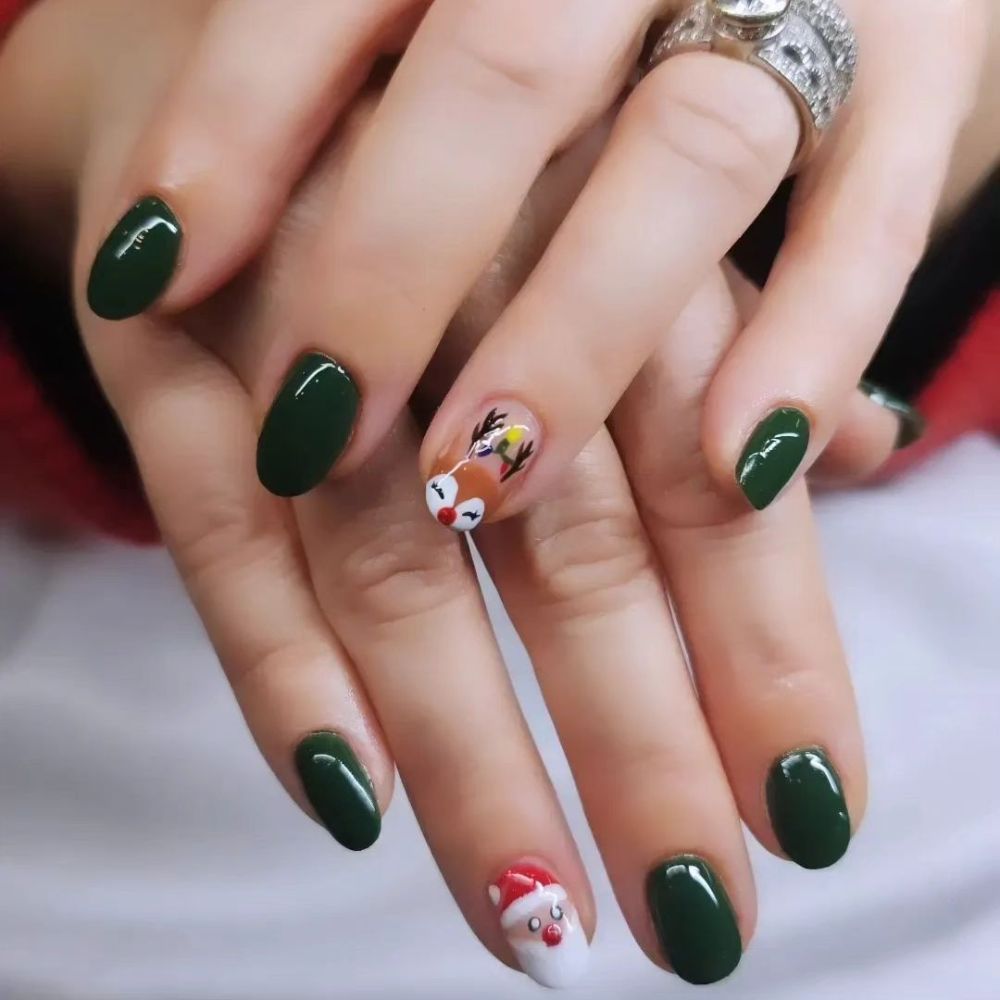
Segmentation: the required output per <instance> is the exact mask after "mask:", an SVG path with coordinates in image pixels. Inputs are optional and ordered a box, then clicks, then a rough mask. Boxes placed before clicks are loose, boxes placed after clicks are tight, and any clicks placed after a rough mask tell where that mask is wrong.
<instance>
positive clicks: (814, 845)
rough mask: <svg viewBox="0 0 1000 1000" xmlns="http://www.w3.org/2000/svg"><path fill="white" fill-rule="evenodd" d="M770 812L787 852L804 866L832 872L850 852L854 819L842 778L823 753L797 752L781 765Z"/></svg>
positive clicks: (775, 770) (770, 787) (770, 789)
mask: <svg viewBox="0 0 1000 1000" xmlns="http://www.w3.org/2000/svg"><path fill="white" fill-rule="evenodd" d="M767 810H768V813H769V814H770V816H771V826H772V827H773V828H774V833H775V836H777V838H778V843H779V844H781V848H782V850H783V851H784V852H785V854H787V855H788V857H789V858H791V860H792V861H794V862H795V863H796V864H798V865H801V866H802V867H803V868H829V867H830V865H832V864H834V863H835V862H837V861H839V860H840V859H841V858H842V857H843V856H844V853H845V852H846V851H847V847H848V845H849V844H850V842H851V818H850V816H849V815H848V813H847V804H846V802H845V801H844V790H843V787H842V785H841V783H840V776H839V775H838V774H837V770H836V768H835V767H834V766H833V764H831V763H830V758H829V757H827V755H826V754H825V753H824V752H823V751H822V750H820V749H818V748H812V749H806V750H793V751H792V752H791V753H788V754H785V756H784V757H782V758H781V759H780V760H777V761H775V763H774V765H773V766H772V768H771V773H770V774H769V775H768V778H767Z"/></svg>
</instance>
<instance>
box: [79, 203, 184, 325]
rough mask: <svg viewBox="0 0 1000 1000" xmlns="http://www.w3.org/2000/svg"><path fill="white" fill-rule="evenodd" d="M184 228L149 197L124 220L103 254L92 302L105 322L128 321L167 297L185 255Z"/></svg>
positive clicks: (95, 269) (94, 270) (93, 277)
mask: <svg viewBox="0 0 1000 1000" xmlns="http://www.w3.org/2000/svg"><path fill="white" fill-rule="evenodd" d="M182 239H183V233H182V232H181V226H180V223H179V222H178V221H177V216H176V215H174V213H173V212H172V211H171V210H170V206H169V205H167V204H166V202H164V201H161V200H160V199H159V198H151V197H150V198H143V199H142V200H141V201H138V202H136V203H135V204H134V205H133V206H132V207H131V208H130V209H129V210H128V211H127V212H126V213H125V214H124V215H123V216H122V217H121V219H120V220H119V222H118V225H116V226H115V228H114V229H112V230H111V232H110V233H109V234H108V236H107V239H105V241H104V243H103V244H102V246H101V249H100V250H98V251H97V256H96V257H95V258H94V264H93V266H92V267H91V269H90V280H89V282H88V283H87V302H88V304H89V305H90V308H91V310H92V311H93V312H94V313H95V314H96V315H98V316H100V317H101V318H102V319H127V318H128V317H129V316H137V315H138V314H139V313H141V312H144V311H145V310H146V309H148V308H149V307H150V306H151V305H152V304H153V303H154V302H155V301H156V300H157V299H158V298H159V297H160V295H162V294H163V291H164V289H165V288H166V287H167V285H168V284H169V283H170V279H171V278H172V277H173V274H174V270H175V269H176V267H177V258H178V256H179V255H180V249H181V240H182Z"/></svg>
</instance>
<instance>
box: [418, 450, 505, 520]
mask: <svg viewBox="0 0 1000 1000" xmlns="http://www.w3.org/2000/svg"><path fill="white" fill-rule="evenodd" d="M475 471H476V466H475V465H470V464H469V463H468V462H462V463H461V464H460V465H459V466H458V467H457V468H455V469H453V470H452V471H451V472H446V473H444V474H443V475H440V476H434V477H433V478H432V479H431V480H429V481H428V483H427V488H426V491H425V497H426V500H427V509H428V510H429V511H430V512H431V513H432V514H433V515H434V516H435V517H436V518H437V519H438V521H440V523H441V524H443V525H444V526H445V527H446V528H451V529H452V531H471V530H472V529H473V528H475V527H476V526H477V525H478V524H479V522H480V521H482V519H483V515H484V514H485V513H486V500H485V499H484V498H483V497H481V496H479V495H478V494H479V493H487V492H490V491H491V490H492V485H493V484H492V483H489V482H484V481H482V480H481V477H479V476H475V475H470V473H472V472H475ZM477 480H479V481H478V482H477Z"/></svg>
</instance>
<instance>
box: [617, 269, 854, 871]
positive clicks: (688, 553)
mask: <svg viewBox="0 0 1000 1000" xmlns="http://www.w3.org/2000/svg"><path fill="white" fill-rule="evenodd" d="M727 294H728V292H727V289H726V286H725V284H724V282H723V281H722V279H721V278H719V279H717V280H716V281H714V282H713V283H712V284H709V285H706V286H705V288H704V289H703V290H702V291H701V292H699V294H698V296H696V298H695V299H694V300H693V301H692V303H691V305H690V307H689V308H688V309H687V310H686V311H685V312H684V314H683V315H682V316H681V318H680V320H679V321H678V323H677V324H676V325H675V327H674V328H673V329H672V330H671V331H670V333H669V335H668V336H667V337H666V338H665V340H664V342H663V345H662V346H661V348H660V350H658V352H657V353H656V354H655V355H654V357H653V359H652V360H651V362H650V363H649V364H648V365H647V367H646V369H644V372H643V375H642V377H641V378H640V379H637V380H636V383H635V384H634V386H633V387H632V388H631V389H630V390H629V392H628V394H626V396H625V398H624V399H623V400H622V403H621V405H620V406H619V407H618V408H617V409H616V411H615V416H614V431H615V436H616V439H617V440H618V442H619V447H620V449H621V451H622V454H623V457H624V459H625V462H626V466H627V468H628V472H629V478H630V481H631V483H632V486H633V489H634V490H635V492H636V496H637V500H638V502H639V507H640V511H641V512H642V516H643V521H644V523H645V524H646V525H647V527H648V528H649V531H650V536H651V538H652V539H653V542H654V545H655V546H656V549H657V551H658V553H659V555H660V558H661V560H662V562H663V565H664V566H665V568H666V572H667V578H668V583H669V587H670V594H671V596H672V598H673V600H674V604H675V607H676V610H677V613H678V617H679V621H680V625H681V629H682V632H683V635H684V638H685V641H686V644H687V648H688V651H689V655H690V658H691V662H692V665H693V667H694V671H695V676H696V679H697V683H698V689H699V692H700V694H701V698H702V704H703V705H704V708H705V710H706V713H707V716H708V719H709V723H710V725H711V728H712V732H713V734H714V737H715V742H716V745H717V746H718V748H719V751H720V753H721V755H722V758H723V761H724V763H725V767H726V772H727V774H728V776H729V780H730V785H731V787H732V789H733V792H734V794H735V795H736V798H737V801H738V803H739V806H740V812H741V813H742V815H743V818H744V819H745V821H746V822H747V824H748V826H749V827H750V828H751V830H752V831H753V832H754V834H755V835H756V836H757V838H758V839H759V840H760V841H761V843H763V844H764V846H765V847H767V848H768V849H769V850H771V851H774V852H775V853H779V854H784V855H787V856H788V857H790V858H792V860H794V861H796V862H797V863H798V864H800V865H802V866H804V867H807V868H819V867H825V866H827V865H830V864H833V863H834V862H835V861H837V860H838V859H839V858H840V857H841V856H842V855H843V853H844V851H845V850H846V849H847V846H848V843H849V840H850V836H851V833H852V831H853V830H854V829H856V827H857V825H858V823H859V822H860V820H861V817H862V813H863V811H864V803H865V795H866V791H865V767H864V754H863V745H862V738H861V732H860V727H859V723H858V717H857V710H856V707H855V704H854V699H853V694H852V690H851V683H850V678H849V676H848V672H847V666H846V662H845V659H844V652H843V649H842V647H841V644H840V640H839V637H838V634H837V629H836V625H835V622H834V618H833V614H832V611H831V608H830V604H829V599H828V597H827V595H826V590H825V586H824V580H823V572H822V562H821V558H820V552H819V545H818V541H817V537H816V531H815V527H814V525H813V522H812V517H811V513H810V508H809V499H808V496H807V494H806V490H805V485H804V483H799V484H798V485H797V486H796V487H795V488H794V489H793V490H791V491H789V493H788V495H787V497H785V498H783V499H782V501H781V502H780V503H778V504H775V505H774V507H773V508H771V509H769V510H768V511H766V512H764V513H763V514H754V513H750V512H747V511H746V510H745V508H743V507H742V506H741V505H740V504H739V502H738V500H736V499H734V498H732V497H730V496H729V495H727V494H722V493H720V492H719V491H718V490H716V489H715V487H714V484H713V481H712V479H711V477H710V476H709V475H708V472H707V469H706V467H705V463H704V458H703V457H702V455H701V453H700V449H699V444H698V429H699V422H700V414H701V408H702V404H703V396H704V391H705V387H706V385H707V384H708V381H709V378H707V377H706V374H708V375H709V376H710V373H711V371H712V359H713V358H714V363H717V361H718V358H719V357H721V356H722V354H723V353H724V352H725V350H726V348H727V346H728V344H729V343H730V342H731V340H732V339H733V338H734V337H735V336H736V333H737V330H738V329H739V319H738V316H737V314H736V311H735V308H734V307H733V305H732V302H731V300H730V301H728V302H727ZM706 369H707V372H706ZM664 427H669V428H670V433H669V434H666V435H665V434H663V433H662V432H661V429H662V428H664Z"/></svg>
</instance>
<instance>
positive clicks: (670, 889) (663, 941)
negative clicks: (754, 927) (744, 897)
mask: <svg viewBox="0 0 1000 1000" xmlns="http://www.w3.org/2000/svg"><path fill="white" fill-rule="evenodd" d="M646 899H647V902H648V904H649V911H650V913H651V915H652V917H653V925H654V926H655V928H656V935H657V937H658V938H659V941H660V947H661V948H662V949H663V954H664V957H665V958H666V959H667V961H668V962H669V963H670V966H671V968H672V969H673V970H674V972H676V973H677V975H678V976H680V977H681V979H683V980H685V981H686V982H689V983H694V984H695V985H698V986H705V985H708V984H709V983H717V982H718V981H719V980H720V979H725V978H726V976H728V975H729V974H730V973H732V972H733V970H734V969H735V968H736V966H737V965H739V964H740V959H741V958H742V956H743V942H742V940H741V939H740V930H739V926H738V924H737V922H736V914H735V913H734V912H733V907H732V904H731V903H730V902H729V896H728V895H727V894H726V890H725V887H724V886H723V885H722V882H721V881H720V879H719V878H718V877H717V876H716V874H715V872H714V871H712V869H711V867H710V866H709V864H708V863H707V862H706V861H704V860H703V859H701V858H699V857H697V856H696V855H693V854H680V855H677V856H676V857H673V858H670V859H669V860H667V861H664V862H663V863H662V864H660V865H657V866H656V867H655V868H654V869H653V870H652V871H651V872H650V873H649V875H648V876H647V878H646Z"/></svg>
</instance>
